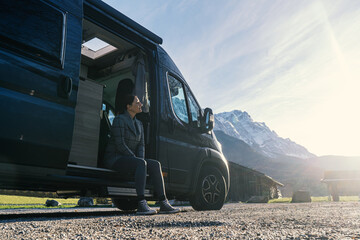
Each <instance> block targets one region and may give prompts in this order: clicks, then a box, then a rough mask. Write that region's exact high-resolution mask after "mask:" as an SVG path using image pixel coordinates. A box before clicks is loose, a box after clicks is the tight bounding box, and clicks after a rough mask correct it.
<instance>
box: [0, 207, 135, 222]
mask: <svg viewBox="0 0 360 240" xmlns="http://www.w3.org/2000/svg"><path fill="white" fill-rule="evenodd" d="M128 214H134V212H133V211H131V212H129V211H117V210H115V211H96V212H95V211H89V212H81V211H73V212H42V213H16V214H0V222H3V221H7V222H8V221H12V222H17V221H33V220H36V221H49V220H58V219H64V218H85V217H86V218H87V217H109V216H123V215H128Z"/></svg>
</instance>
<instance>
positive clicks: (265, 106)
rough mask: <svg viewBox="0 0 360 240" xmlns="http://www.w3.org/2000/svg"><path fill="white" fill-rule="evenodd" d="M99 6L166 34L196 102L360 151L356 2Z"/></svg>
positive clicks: (321, 149) (315, 148) (302, 138)
mask: <svg viewBox="0 0 360 240" xmlns="http://www.w3.org/2000/svg"><path fill="white" fill-rule="evenodd" d="M104 2H106V3H107V4H109V5H110V6H112V7H114V8H115V9H117V10H119V11H120V12H122V13H123V14H125V15H126V16H128V17H130V18H131V19H133V20H135V21H136V22H138V23H140V24H141V25H143V26H144V27H146V28H147V29H149V30H151V31H152V32H154V33H155V34H157V35H159V36H160V37H162V39H163V44H162V46H163V48H164V49H165V50H166V51H167V52H168V53H169V55H170V56H171V58H172V59H173V60H174V62H175V63H176V65H177V66H178V68H179V69H180V71H181V72H182V74H183V76H184V77H185V79H186V81H187V82H188V84H189V85H190V87H191V89H192V91H193V92H194V94H195V96H196V98H197V100H198V101H199V103H200V105H201V107H202V108H205V107H210V108H212V109H213V110H214V113H220V112H225V111H226V112H228V111H232V110H235V109H237V110H241V111H246V112H248V113H249V114H250V116H251V117H252V119H253V120H254V121H257V122H265V123H266V125H267V126H268V127H269V128H270V129H272V130H274V131H275V132H276V133H277V134H278V135H279V136H280V137H283V138H290V139H291V140H293V141H295V142H296V143H298V144H300V145H302V146H304V147H306V148H307V149H308V150H309V151H310V152H312V153H314V154H316V155H318V156H322V155H343V156H360V141H359V139H360V107H359V104H360V1H357V0H351V1H347V0H326V1H325V0H324V1H319V0H313V1H308V0H296V1H295V0H294V1H288V0H282V1H276V0H271V1H270V0H268V1H261V0H257V1H253V0H226V1H216V0H179V1H169V0H152V1H146V0H132V1H124V0H122V1H120V0H104Z"/></svg>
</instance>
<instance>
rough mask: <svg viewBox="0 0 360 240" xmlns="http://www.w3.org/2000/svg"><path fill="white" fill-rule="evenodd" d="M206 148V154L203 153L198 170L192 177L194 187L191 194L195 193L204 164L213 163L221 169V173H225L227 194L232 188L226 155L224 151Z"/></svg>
mask: <svg viewBox="0 0 360 240" xmlns="http://www.w3.org/2000/svg"><path fill="white" fill-rule="evenodd" d="M204 150H205V151H204V153H205V154H202V155H203V156H202V157H203V158H202V160H201V161H200V162H199V163H198V164H197V166H196V171H195V174H194V177H193V179H192V188H191V190H190V194H191V195H192V194H194V193H195V190H196V186H197V184H198V179H199V175H200V172H201V169H202V168H203V167H204V166H209V165H212V166H214V167H217V168H218V169H219V171H221V173H222V174H223V176H224V178H225V183H226V187H227V189H226V195H227V193H228V192H229V188H230V172H229V165H228V162H227V160H226V158H225V156H224V155H223V154H222V153H220V152H218V151H216V150H214V149H211V148H205V149H204Z"/></svg>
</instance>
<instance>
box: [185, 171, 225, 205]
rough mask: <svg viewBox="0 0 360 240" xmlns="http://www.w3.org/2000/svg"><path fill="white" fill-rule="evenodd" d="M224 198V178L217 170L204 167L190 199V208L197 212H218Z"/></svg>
mask: <svg viewBox="0 0 360 240" xmlns="http://www.w3.org/2000/svg"><path fill="white" fill-rule="evenodd" d="M225 197H226V183H225V178H224V176H223V175H222V173H221V172H220V171H219V169H217V168H215V167H204V168H203V170H202V171H201V173H200V177H199V179H198V183H197V186H196V191H195V194H194V195H193V196H192V197H191V198H190V204H191V206H192V207H193V208H194V209H195V210H197V211H202V210H219V209H221V208H222V206H223V205H224V202H225Z"/></svg>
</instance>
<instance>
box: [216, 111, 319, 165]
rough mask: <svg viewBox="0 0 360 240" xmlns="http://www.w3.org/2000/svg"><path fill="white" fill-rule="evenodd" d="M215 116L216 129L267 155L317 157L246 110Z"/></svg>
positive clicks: (272, 156) (302, 157)
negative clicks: (256, 120) (281, 135)
mask: <svg viewBox="0 0 360 240" xmlns="http://www.w3.org/2000/svg"><path fill="white" fill-rule="evenodd" d="M214 117H215V127H214V130H221V131H223V132H224V133H225V134H227V135H229V136H233V137H235V138H237V139H239V140H242V141H244V142H245V143H247V144H248V145H250V146H251V147H252V148H254V149H255V150H256V151H258V152H259V153H261V154H263V155H265V156H267V157H271V158H276V157H278V156H283V155H285V156H289V157H290V156H292V157H298V158H301V159H307V158H314V157H316V155H315V154H313V153H310V152H309V151H308V150H307V149H306V148H305V147H304V146H301V145H299V144H297V143H295V142H293V141H292V140H291V139H289V138H281V137H279V136H278V135H277V133H276V132H275V131H274V130H271V129H270V128H269V127H268V126H267V125H266V124H265V123H264V122H255V121H254V120H253V119H252V118H251V116H250V115H249V114H248V113H247V112H246V111H244V112H243V111H241V110H233V111H231V112H222V113H218V114H215V115H214Z"/></svg>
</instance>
